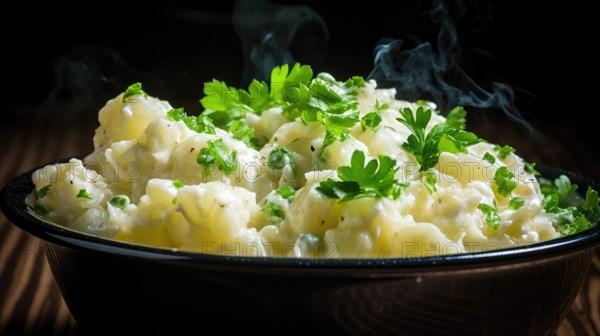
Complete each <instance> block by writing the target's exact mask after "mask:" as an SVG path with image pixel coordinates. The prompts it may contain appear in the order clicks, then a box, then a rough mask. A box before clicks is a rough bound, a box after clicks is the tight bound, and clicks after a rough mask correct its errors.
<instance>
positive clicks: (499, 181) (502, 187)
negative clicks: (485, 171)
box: [494, 167, 517, 197]
mask: <svg viewBox="0 0 600 336" xmlns="http://www.w3.org/2000/svg"><path fill="white" fill-rule="evenodd" d="M514 176H515V175H514V174H513V173H512V172H511V171H510V170H508V168H506V167H500V168H498V169H497V170H496V173H495V174H494V183H496V187H497V190H498V193H499V194H500V195H502V196H504V197H507V196H508V195H510V193H511V192H512V191H513V189H515V188H516V187H517V182H515V181H512V180H511V179H512V178H513V177H514Z"/></svg>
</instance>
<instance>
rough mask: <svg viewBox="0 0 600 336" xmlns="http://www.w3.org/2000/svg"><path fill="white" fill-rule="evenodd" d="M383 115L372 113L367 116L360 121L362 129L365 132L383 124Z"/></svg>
mask: <svg viewBox="0 0 600 336" xmlns="http://www.w3.org/2000/svg"><path fill="white" fill-rule="evenodd" d="M381 121H382V119H381V115H379V113H377V112H370V113H367V114H365V116H364V117H362V119H361V120H360V127H361V128H362V130H363V132H364V131H366V130H367V128H371V129H375V128H376V127H377V126H378V125H379V124H380V123H381Z"/></svg>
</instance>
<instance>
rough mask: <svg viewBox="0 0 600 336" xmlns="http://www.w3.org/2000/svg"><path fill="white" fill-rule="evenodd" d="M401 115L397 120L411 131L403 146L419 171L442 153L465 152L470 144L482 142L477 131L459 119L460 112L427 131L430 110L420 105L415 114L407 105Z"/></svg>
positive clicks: (424, 168) (431, 164)
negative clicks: (466, 128)
mask: <svg viewBox="0 0 600 336" xmlns="http://www.w3.org/2000/svg"><path fill="white" fill-rule="evenodd" d="M453 111H454V110H453ZM463 111H464V110H463ZM400 114H401V116H402V118H398V119H397V120H398V121H400V122H401V123H402V124H404V125H405V126H406V127H407V128H408V129H409V130H410V131H411V133H412V134H411V135H410V136H409V137H408V139H407V142H405V143H404V144H402V148H404V150H406V151H407V152H408V153H410V154H412V155H413V156H414V157H415V159H416V160H417V162H418V163H419V166H420V167H419V171H426V170H428V169H429V168H431V167H433V166H435V165H436V164H437V163H438V161H439V158H440V154H441V153H442V152H450V153H459V152H466V148H467V146H470V145H473V144H475V143H477V142H479V141H480V140H479V138H477V136H476V135H475V134H473V133H471V132H466V131H464V130H463V127H464V123H461V122H460V119H461V118H460V115H459V112H455V115H456V117H452V119H449V120H450V122H448V123H444V124H438V125H435V126H434V127H433V128H432V129H431V130H430V131H429V132H428V133H425V129H426V127H427V125H428V124H429V120H431V110H429V109H425V108H423V107H422V106H421V107H419V108H418V109H417V111H416V113H415V115H413V112H412V110H411V109H410V108H404V109H402V110H400ZM460 114H461V115H462V113H460Z"/></svg>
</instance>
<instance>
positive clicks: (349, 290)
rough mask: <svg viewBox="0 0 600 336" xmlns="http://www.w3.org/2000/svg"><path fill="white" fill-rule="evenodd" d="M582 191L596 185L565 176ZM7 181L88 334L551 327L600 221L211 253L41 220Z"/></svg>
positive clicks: (12, 212) (597, 238)
mask: <svg viewBox="0 0 600 336" xmlns="http://www.w3.org/2000/svg"><path fill="white" fill-rule="evenodd" d="M538 170H540V172H541V173H542V175H543V176H546V177H550V178H554V177H556V176H558V175H559V174H565V175H567V176H568V177H569V178H570V179H571V181H572V182H573V183H576V184H578V185H579V188H580V190H585V189H586V188H587V187H588V186H592V187H593V188H595V189H596V190H599V189H600V188H599V186H598V184H596V183H594V182H592V181H590V180H588V179H586V178H584V177H581V176H578V175H575V174H573V173H568V172H564V171H560V170H558V169H554V168H550V167H543V166H542V167H539V169H538ZM32 172H33V170H32V171H30V172H27V173H24V174H22V175H20V176H18V177H16V178H14V179H13V180H11V181H10V182H9V183H8V184H7V185H6V186H5V187H4V188H3V190H2V193H1V195H0V208H1V209H2V211H3V212H4V214H5V215H6V217H7V218H8V219H9V220H11V221H12V222H13V223H14V224H16V225H17V226H18V227H20V228H21V229H23V230H25V231H27V232H28V233H30V234H32V235H34V236H37V237H38V238H40V239H41V241H42V243H43V248H44V251H45V254H46V257H47V259H48V262H49V264H50V268H51V270H52V273H53V275H54V278H55V279H56V281H57V283H58V285H59V287H60V290H61V292H62V295H63V297H64V299H65V302H66V303H67V305H68V307H69V309H70V311H71V313H72V314H73V316H74V318H75V319H76V321H77V322H78V324H79V326H80V327H81V328H82V330H84V331H85V332H86V333H88V334H89V335H111V334H117V335H121V334H127V335H189V334H194V335H200V334H204V333H211V334H212V333H214V332H217V333H224V334H229V333H233V332H235V333H242V332H244V333H251V332H259V333H264V334H282V335H299V334H302V335H421V334H422V335H457V334H462V335H471V334H473V335H552V334H554V333H555V331H556V329H557V328H558V326H559V324H560V322H561V320H562V319H563V318H564V317H565V315H566V313H567V312H568V310H569V308H570V307H571V304H572V302H573V300H574V299H575V297H576V295H577V293H578V291H579V288H580V287H581V284H582V281H583V279H584V278H585V275H586V272H587V270H588V268H589V265H590V261H591V258H592V255H593V252H594V248H595V247H596V246H597V245H598V243H599V242H600V226H596V227H595V228H593V229H591V230H588V231H585V232H581V233H578V234H575V235H571V236H568V237H563V238H560V239H555V240H551V241H547V242H543V243H538V244H533V245H528V246H522V247H518V248H511V249H504V250H496V251H488V252H479V253H465V254H457V255H445V256H439V255H433V256H428V257H419V258H396V259H287V258H251V257H235V256H217V255H210V254H201V253H190V252H182V251H172V250H166V249H160V248H153V247H146V246H138V245H133V244H128V243H124V242H119V241H113V240H108V239H103V238H99V237H94V236H91V235H87V234H83V233H79V232H76V231H72V230H70V229H66V228H63V227H60V226H57V225H53V224H51V223H47V222H44V221H42V220H40V219H39V218H37V217H36V216H34V215H32V214H31V213H30V212H29V211H28V210H27V207H26V205H25V202H24V200H25V197H26V195H27V194H28V193H30V192H31V191H32V190H33V183H32V182H31V175H32Z"/></svg>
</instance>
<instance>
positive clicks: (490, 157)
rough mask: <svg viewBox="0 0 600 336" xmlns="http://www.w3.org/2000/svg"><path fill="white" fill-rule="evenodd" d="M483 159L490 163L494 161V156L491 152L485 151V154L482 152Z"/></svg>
mask: <svg viewBox="0 0 600 336" xmlns="http://www.w3.org/2000/svg"><path fill="white" fill-rule="evenodd" d="M483 159H484V160H486V161H487V162H489V163H491V164H494V163H496V158H495V157H494V156H493V155H492V154H490V153H487V152H486V153H485V154H483Z"/></svg>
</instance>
